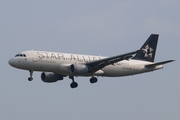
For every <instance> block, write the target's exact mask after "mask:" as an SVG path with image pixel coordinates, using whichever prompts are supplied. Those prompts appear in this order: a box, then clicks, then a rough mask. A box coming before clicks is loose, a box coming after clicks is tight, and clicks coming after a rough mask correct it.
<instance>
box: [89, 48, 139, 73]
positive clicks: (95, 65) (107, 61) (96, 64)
mask: <svg viewBox="0 0 180 120" xmlns="http://www.w3.org/2000/svg"><path fill="white" fill-rule="evenodd" d="M139 51H141V50H136V51H133V52H130V53H126V54H122V55H117V56H113V57H108V58H104V59H100V60H96V61H91V62H87V63H86V65H87V66H88V68H89V72H95V71H97V70H99V69H102V68H104V67H105V66H107V65H113V64H114V63H116V62H119V61H122V60H127V59H129V58H131V57H132V55H134V54H136V53H138V52H139Z"/></svg>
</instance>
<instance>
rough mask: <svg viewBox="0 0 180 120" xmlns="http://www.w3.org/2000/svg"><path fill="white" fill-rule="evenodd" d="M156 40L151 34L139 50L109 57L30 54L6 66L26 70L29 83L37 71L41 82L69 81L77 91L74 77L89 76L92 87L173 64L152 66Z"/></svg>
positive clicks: (26, 52)
mask: <svg viewBox="0 0 180 120" xmlns="http://www.w3.org/2000/svg"><path fill="white" fill-rule="evenodd" d="M158 37H159V35H158V34H151V35H150V36H149V38H148V39H147V40H146V42H145V43H144V44H143V46H142V47H141V48H140V49H138V50H135V51H133V52H129V53H125V54H122V55H116V56H112V57H102V56H92V55H82V54H70V53H59V52H47V51H35V50H31V51H24V52H21V53H19V54H16V55H15V57H13V58H11V59H10V60H9V64H10V65H11V66H12V67H15V68H18V69H23V70H28V71H29V73H30V77H29V78H28V80H29V81H32V80H33V77H32V76H33V72H34V71H41V72H42V73H41V80H42V81H43V82H46V83H53V82H57V81H59V80H63V78H64V77H69V78H70V79H71V80H72V83H71V84H70V87H71V88H77V87H78V83H77V82H75V80H74V77H78V76H90V77H91V78H90V83H96V82H97V81H98V79H97V77H98V76H102V77H120V76H129V75H135V74H140V73H145V72H150V71H154V70H159V69H162V68H163V64H166V63H169V62H173V61H174V60H167V61H163V62H157V63H155V62H154V59H155V54H156V47H157V43H158ZM133 55H134V56H133ZM96 76H97V77H96Z"/></svg>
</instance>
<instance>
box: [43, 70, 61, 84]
mask: <svg viewBox="0 0 180 120" xmlns="http://www.w3.org/2000/svg"><path fill="white" fill-rule="evenodd" d="M41 80H42V81H43V82H47V83H52V82H57V81H58V80H63V76H61V75H59V74H56V73H53V72H43V73H42V74H41Z"/></svg>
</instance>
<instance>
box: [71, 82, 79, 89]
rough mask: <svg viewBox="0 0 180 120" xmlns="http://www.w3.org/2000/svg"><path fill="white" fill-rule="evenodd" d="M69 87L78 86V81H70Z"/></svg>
mask: <svg viewBox="0 0 180 120" xmlns="http://www.w3.org/2000/svg"><path fill="white" fill-rule="evenodd" d="M70 87H71V88H77V87H78V83H77V82H72V83H71V84H70Z"/></svg>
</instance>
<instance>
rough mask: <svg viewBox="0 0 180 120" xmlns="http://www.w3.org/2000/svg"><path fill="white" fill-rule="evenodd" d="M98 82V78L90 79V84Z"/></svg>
mask: <svg viewBox="0 0 180 120" xmlns="http://www.w3.org/2000/svg"><path fill="white" fill-rule="evenodd" d="M97 81H98V79H97V78H96V77H92V78H90V83H92V84H93V83H96V82H97Z"/></svg>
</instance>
